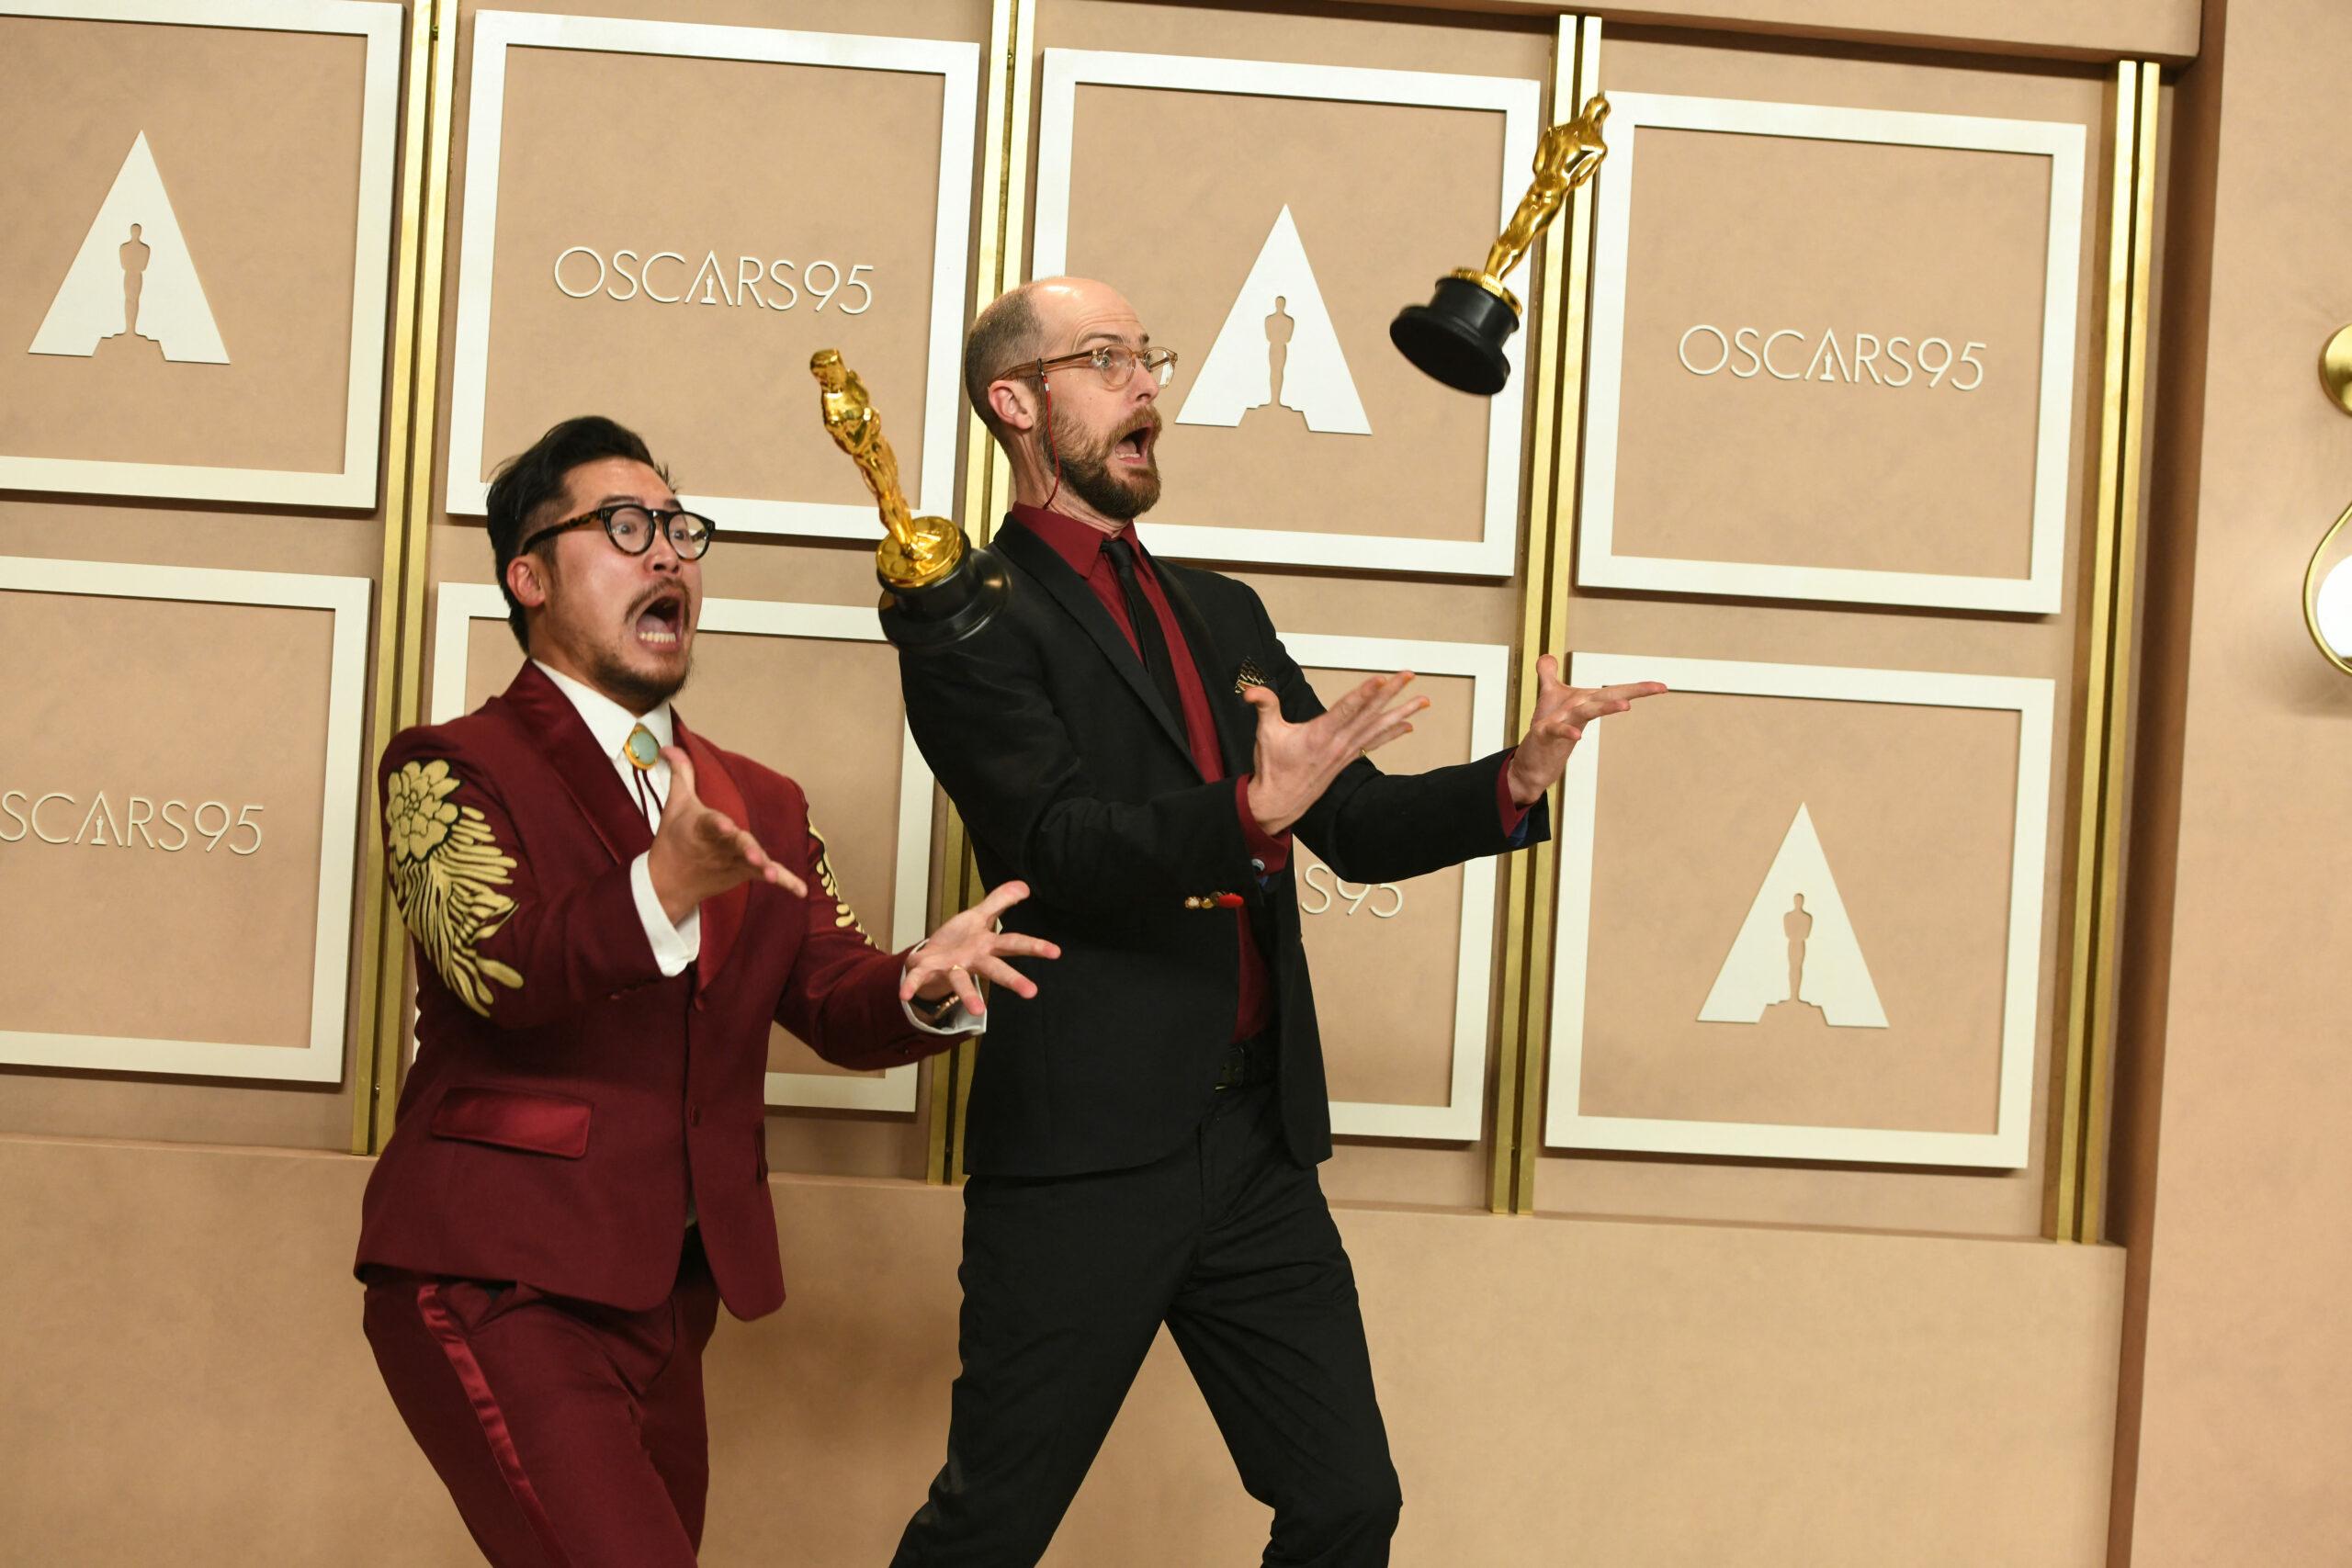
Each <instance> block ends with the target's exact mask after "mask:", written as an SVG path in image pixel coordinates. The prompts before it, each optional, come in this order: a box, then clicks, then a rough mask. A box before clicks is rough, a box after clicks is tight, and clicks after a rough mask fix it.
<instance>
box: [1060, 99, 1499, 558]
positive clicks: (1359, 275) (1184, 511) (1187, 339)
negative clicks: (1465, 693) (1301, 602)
mask: <svg viewBox="0 0 2352 1568" xmlns="http://www.w3.org/2000/svg"><path fill="white" fill-rule="evenodd" d="M1071 144H1072V145H1071V159H1070V193H1069V260H1068V269H1069V271H1070V272H1073V273H1077V274H1080V275H1081V276H1094V277H1103V278H1109V279H1115V280H1116V281H1117V284H1118V287H1119V288H1121V289H1122V290H1123V291H1124V292H1125V294H1126V295H1127V297H1128V299H1129V300H1130V301H1131V302H1132V303H1133V304H1134V305H1135V307H1136V311H1137V313H1138V314H1140V315H1141V316H1142V317H1143V321H1144V326H1145V328H1146V330H1147V331H1148V332H1149V333H1151V337H1152V341H1153V342H1154V343H1157V344H1162V345H1164V346H1167V347H1171V348H1174V349H1176V350H1177V351H1178V352H1179V353H1180V354H1182V355H1183V358H1182V361H1181V362H1180V363H1179V364H1178V366H1177V367H1176V375H1175V379H1174V381H1173V382H1172V383H1171V384H1170V386H1169V388H1168V389H1167V390H1166V391H1165V392H1164V393H1162V394H1161V397H1160V401H1159V412H1160V415H1161V417H1162V418H1163V419H1165V420H1166V421H1167V422H1168V424H1169V427H1170V435H1171V436H1172V437H1173V438H1172V439H1169V440H1167V441H1166V443H1165V445H1164V446H1162V447H1161V448H1160V455H1159V461H1160V473H1161V477H1162V479H1163V480H1164V481H1165V483H1166V485H1167V499H1166V500H1165V501H1164V502H1162V503H1161V505H1160V506H1159V509H1158V510H1157V511H1156V512H1155V513H1153V516H1154V517H1155V518H1156V519H1158V520H1159V521H1163V522H1169V523H1187V524H1197V525H1209V526H1225V527H1250V528H1295V529H1299V530H1301V531H1305V532H1310V533H1345V534H1381V535H1403V536H1415V537H1419V538H1442V539H1476V538H1477V537H1478V536H1479V535H1480V532H1481V528H1482V525H1483V520H1484V515H1485V513H1484V497H1485V495H1486V473H1487V412H1488V405H1487V401H1486V400H1484V399H1474V398H1465V397H1463V396H1461V395H1460V394H1459V393H1455V392H1453V391H1450V390H1448V389H1445V388H1443V387H1441V386H1439V385H1438V384H1437V383H1436V382H1434V381H1431V380H1430V378H1428V377H1426V376H1424V375H1422V374H1421V373H1420V372H1419V371H1418V370H1416V369H1414V368H1413V367H1412V366H1411V365H1409V364H1408V363H1407V362H1406V360H1405V358H1404V356H1403V355H1399V354H1398V353H1397V351H1396V350H1395V348H1393V347H1392V346H1391V345H1390V344H1389V342H1388V320H1389V318H1390V317H1391V316H1394V315H1395V314H1396V313H1397V307H1398V306H1399V305H1401V304H1403V303H1405V302H1406V301H1408V300H1410V299H1415V298H1416V297H1419V296H1426V295H1427V294H1428V292H1429V288H1430V276H1432V269H1431V264H1430V258H1429V256H1428V255H1427V254H1424V253H1423V247H1422V246H1420V245H1417V244H1409V243H1397V239H1398V237H1400V236H1407V235H1415V236H1418V235H1424V234H1437V235H1461V236H1464V239H1463V241H1462V248H1463V249H1464V250H1465V251H1467V250H1470V249H1474V248H1476V247H1477V246H1479V245H1482V244H1483V243H1485V241H1487V240H1491V239H1492V238H1493V237H1494V230H1495V227H1496V221H1497V219H1496V204H1497V190H1498V186H1499V184H1500V180H1501V174H1502V144H1503V117H1502V116H1501V115H1500V114H1499V113H1495V112H1489V111H1477V110H1469V109H1441V108H1424V107H1412V106H1406V105H1399V104H1358V103H1340V102H1334V101H1330V100H1327V99H1316V98H1306V99H1300V98H1261V97H1245V96H1236V95H1229V94H1223V93H1184V92H1174V91H1169V90H1163V89H1159V88H1126V87H1112V86H1101V85H1082V86H1080V88H1079V89H1078V101H1077V110H1076V113H1075V115H1074V117H1073V123H1072V130H1071ZM1138 167H1148V168H1149V169H1150V170H1151V171H1152V179H1151V182H1150V186H1149V191H1148V196H1146V197H1143V201H1142V205H1141V206H1140V207H1139V206H1138V187H1137V185H1136V170H1137V169H1138ZM1285 206H1287V207H1288V208H1289V209H1290V211H1291V216H1292V218H1293V219H1294V220H1295V222H1296V224H1297V226H1298V234H1299V240H1300V243H1302V244H1303V245H1304V246H1305V247H1306V256H1307V260H1308V263H1309V264H1310V265H1311V266H1312V267H1313V269H1314V273H1315V280H1316V283H1317V287H1318V288H1319V289H1320V290H1321V293H1322V295H1323V300H1324V303H1325V305H1326V306H1327V307H1328V308H1329V311H1330V316H1331V322H1332V326H1333V328H1334V330H1335V331H1336V332H1337V333H1338V335H1339V340H1340V350H1341V352H1342V353H1343V354H1344V355H1345V356H1346V359H1347V369H1348V372H1349V375H1350V377H1351V379H1352V381H1353V382H1354V385H1355V389H1356V391H1357V394H1358V395H1359V397H1361V399H1362V400H1363V408H1364V414H1365V417H1366V419H1367V421H1368V422H1369V423H1370V424H1371V426H1372V434H1370V435H1350V434H1333V433H1329V432H1325V433H1320V434H1318V433H1316V432H1312V431H1310V430H1308V429H1307V427H1306V421H1305V420H1304V419H1303V418H1302V417H1301V416H1300V415H1299V414H1297V413H1295V412H1292V411H1291V410H1289V409H1287V408H1283V407H1281V406H1280V405H1279V402H1276V403H1271V404H1269V405H1267V406H1266V407H1264V408H1260V409H1254V410H1251V411H1250V412H1248V413H1245V414H1244V415H1243V416H1242V418H1241V423H1240V424H1239V425H1238V426H1237V427H1235V428H1232V429H1226V428H1223V427H1219V426H1216V425H1204V424H1186V425H1181V426H1180V425H1178V424H1177V423H1176V421H1177V418H1178V415H1179V414H1180V413H1181V412H1182V409H1183V406H1184V400H1185V398H1186V396H1187V395H1188V394H1189V393H1190V392H1191V391H1192V389H1193V385H1194V380H1195V378H1197V377H1198V376H1199V374H1200V371H1201V367H1202V366H1203V364H1204V362H1205V361H1206V360H1207V358H1208V355H1209V351H1210V348H1211V347H1212V345H1214V344H1216V340H1217V333H1218V330H1219V329H1220V328H1222V327H1223V326H1224V324H1225V320H1226V314H1227V311H1228V310H1231V309H1232V307H1233V304H1234V300H1235V298H1236V297H1237V296H1238V294H1239V293H1240V292H1241V288H1242V285H1243V282H1244V281H1245V280H1246V279H1247V278H1248V277H1249V276H1250V266H1251V265H1252V264H1253V263H1254V262H1255V261H1256V260H1257V257H1258V252H1259V247H1260V246H1261V244H1263V243H1265V242H1266V239H1267V234H1268V231H1270V230H1271V229H1272V227H1273V225H1274V221H1275V219H1276V217H1277V215H1278V214H1280V213H1281V211H1282V210H1283V208H1284V207H1285ZM1436 270H1438V271H1442V270H1443V268H1442V267H1440V268H1437V269H1436ZM1288 313H1289V314H1290V315H1291V316H1293V317H1294V318H1295V316H1296V315H1297V314H1298V310H1297V308H1296V305H1295V302H1294V304H1293V305H1292V307H1291V309H1290V310H1289V312H1288ZM1270 330H1271V329H1270ZM1260 352H1264V351H1263V350H1261V351H1260ZM1290 364H1291V365H1292V366H1293V367H1295V365H1296V364H1297V355H1296V342H1295V338H1294V340H1293V347H1292V352H1291V355H1290ZM1277 396H1278V397H1279V393H1278V394H1277Z"/></svg>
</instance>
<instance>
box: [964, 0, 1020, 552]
mask: <svg viewBox="0 0 2352 1568" xmlns="http://www.w3.org/2000/svg"><path fill="white" fill-rule="evenodd" d="M1027 8H1028V5H1027V3H1026V0H993V4H991V5H990V6H989V45H988V49H989V52H988V108H987V117H986V119H985V121H984V122H983V124H982V127H981V130H980V188H979V195H978V201H979V209H980V234H979V250H978V254H977V255H976V256H975V257H974V259H973V266H972V310H971V313H972V315H973V316H975V317H977V316H978V314H979V313H980V311H981V310H982V309H983V308H985V307H986V306H987V305H988V303H989V300H991V299H995V298H996V297H997V296H998V295H999V294H1001V293H1002V292H1004V264H1005V245H1004V234H1005V217H1006V206H1007V198H1008V192H1009V189H1010V187H1009V186H1008V185H1007V183H1006V180H1005V165H1006V163H1007V161H1008V160H1009V159H1010V157H1011V156H1012V147H1011V139H1012V107H1011V100H1012V90H1013V87H1012V68H1013V57H1014V53H1015V51H1016V46H1017V45H1018V43H1019V42H1020V40H1021V39H1023V37H1024V36H1025V34H1024V30H1023V28H1022V27H1021V26H1020V17H1019V15H1018V13H1020V12H1021V11H1023V10H1025V9H1027ZM995 449H996V444H995V441H994V440H993V438H991V437H990V436H989V430H988V426H987V425H985V424H983V423H980V416H979V413H978V411H968V412H967V413H966V415H965V419H964V451H965V459H964V516H963V519H962V521H963V524H964V531H965V533H967V535H969V536H972V538H974V539H975V540H977V541H978V542H979V543H981V544H986V543H987V542H988V540H989V536H991V535H993V534H994V533H995V531H996V513H995V509H994V507H993V505H992V496H993V493H994V492H993V491H992V489H991V486H990V482H989V481H990V480H991V479H992V478H993V477H994V474H995V468H996V466H995V462H994V458H993V456H992V455H993V453H994V452H995Z"/></svg>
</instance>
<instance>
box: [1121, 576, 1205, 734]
mask: <svg viewBox="0 0 2352 1568" xmlns="http://www.w3.org/2000/svg"><path fill="white" fill-rule="evenodd" d="M1103 554H1104V555H1105V556H1107V557H1109V558H1110V560H1111V570H1112V572H1113V574H1114V575H1115V576H1116V577H1117V578H1118V580H1119V592H1120V595H1121V596H1122V597H1123V598H1125V600H1126V602H1127V621H1128V624H1129V625H1131V626H1134V627H1135V633H1136V649H1139V650H1140V651H1141V653H1142V656H1143V667H1144V669H1145V670H1147V671H1149V672H1150V675H1151V679H1152V683H1153V684H1154V685H1156V686H1158V687H1159V695H1160V697H1161V699H1162V700H1163V701H1165V702H1166V703H1167V704H1168V716H1169V717H1170V718H1172V719H1174V720H1175V721H1176V722H1177V724H1178V725H1180V726H1183V725H1184V702H1183V699H1182V697H1180V696H1178V695H1177V694H1176V661H1175V660H1173V659H1171V658H1170V657H1169V653H1168V638H1167V637H1164V636H1163V635H1161V633H1160V630H1159V615H1157V614H1155V613H1154V612H1153V610H1152V607H1151V601H1150V600H1148V599H1146V598H1145V597H1144V596H1143V584H1142V583H1141V582H1140V581H1136V547H1135V545H1134V544H1133V543H1132V542H1131V541H1130V540H1129V539H1128V538H1127V536H1125V534H1121V535H1119V536H1117V537H1115V538H1113V539H1111V540H1110V541H1108V542H1107V543H1105V544H1104V545H1103ZM1186 728H1187V732H1188V733H1189V727H1188V726H1187V727H1186Z"/></svg>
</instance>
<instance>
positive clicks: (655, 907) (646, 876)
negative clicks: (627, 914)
mask: <svg viewBox="0 0 2352 1568" xmlns="http://www.w3.org/2000/svg"><path fill="white" fill-rule="evenodd" d="M650 860H651V853H650V852H647V853H646V854H641V855H639V856H638V857H637V858H636V859H635V860H633V861H631V862H629V863H628V886H629V891H630V892H632V893H634V894H635V895H637V918H638V919H639V920H640V921H642V922H643V923H644V926H645V940H646V942H648V943H650V945H651V946H652V949H653V962H654V964H655V966H656V967H658V968H659V969H660V970H661V971H662V978H663V979H665V980H666V979H668V978H670V977H671V976H673V975H679V974H683V973H684V971H685V967H686V965H687V964H692V963H693V962H694V961H695V959H696V958H699V957H700V956H702V908H701V907H700V906H696V907H695V908H692V909H689V910H687V911H686V918H685V919H683V920H680V921H679V922H678V923H677V924H675V925H672V924H671V923H670V914H669V911H668V910H666V909H664V908H662V900H661V898H660V897H659V896H658V895H656V894H655V893H654V891H653V867H652V865H651V864H650Z"/></svg>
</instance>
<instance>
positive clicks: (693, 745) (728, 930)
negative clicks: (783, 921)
mask: <svg viewBox="0 0 2352 1568" xmlns="http://www.w3.org/2000/svg"><path fill="white" fill-rule="evenodd" d="M670 720H671V723H672V724H673V726H674V728H675V733H676V735H677V738H678V744H679V745H681V746H683V747H684V748H685V749H686V756H687V757H688V758H689V759H691V760H692V761H693V762H694V765H695V795H698V796H699V797H700V798H701V800H702V803H703V804H704V805H705V806H707V807H711V809H713V810H715V811H723V812H725V813H726V814H727V818H728V820H729V821H730V822H733V823H734V824H735V825H736V826H737V827H739V828H749V827H750V826H751V825H752V816H751V810H750V808H749V807H746V806H745V805H744V804H743V792H742V791H741V789H740V788H738V787H737V786H736V784H735V778H734V775H733V774H731V773H729V772H728V771H727V765H726V763H724V762H722V761H719V758H718V750H717V748H715V747H713V746H712V745H711V744H710V742H709V741H707V740H705V739H703V738H702V737H701V736H699V735H696V734H695V733H694V732H693V731H692V730H690V729H688V728H686V721H685V719H684V716H681V715H680V714H679V712H678V710H677V709H675V708H672V709H671V710H670ZM762 847H763V848H765V849H767V850H769V851H770V852H778V851H781V850H782V849H783V847H784V846H782V845H776V844H769V845H763V846H762ZM751 893H752V890H751V884H749V883H743V882H739V883H737V884H736V885H735V886H732V887H730V888H729V889H728V890H727V891H726V892H724V893H721V894H720V895H719V896H718V897H716V898H707V899H705V900H704V901H703V906H702V956H701V957H699V958H697V959H696V960H695V994H696V995H700V994H701V993H702V992H704V991H707V990H708V989H709V988H710V985H711V982H712V981H713V980H715V979H716V978H717V977H718V972H719V970H720V968H721V967H723V966H724V965H725V964H726V963H727V955H728V954H729V953H731V952H733V951H734V948H735V935H736V933H737V932H738V931H741V930H742V929H743V908H744V906H745V905H746V904H748V903H749V902H750V901H751Z"/></svg>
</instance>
